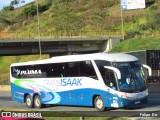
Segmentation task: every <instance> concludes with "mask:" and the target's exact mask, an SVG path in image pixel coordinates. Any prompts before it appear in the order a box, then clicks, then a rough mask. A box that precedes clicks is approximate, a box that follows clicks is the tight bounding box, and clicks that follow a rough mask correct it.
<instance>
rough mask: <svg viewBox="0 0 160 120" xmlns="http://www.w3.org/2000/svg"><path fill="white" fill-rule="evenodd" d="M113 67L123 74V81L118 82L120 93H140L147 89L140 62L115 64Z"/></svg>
mask: <svg viewBox="0 0 160 120" xmlns="http://www.w3.org/2000/svg"><path fill="white" fill-rule="evenodd" d="M113 66H114V67H116V68H118V69H119V70H120V72H121V79H119V80H118V81H117V83H118V86H119V89H120V91H123V92H140V91H143V90H145V89H146V81H145V78H144V72H143V69H142V66H141V64H140V62H139V61H135V62H114V63H113Z"/></svg>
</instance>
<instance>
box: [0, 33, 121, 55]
mask: <svg viewBox="0 0 160 120" xmlns="http://www.w3.org/2000/svg"><path fill="white" fill-rule="evenodd" d="M120 39H121V36H119V35H117V36H116V35H115V36H112V37H111V36H103V37H97V36H94V37H85V36H81V37H76V36H75V37H73V36H72V37H60V38H43V37H42V38H40V43H41V52H42V54H50V55H51V56H54V55H63V54H74V53H78V54H81V53H93V52H103V51H108V50H110V49H111V48H112V46H114V45H115V44H116V43H118V42H120ZM31 54H39V39H38V38H32V39H31V38H30V39H27V38H23V39H15V38H14V39H12V38H9V39H4V38H1V39H0V56H11V55H31Z"/></svg>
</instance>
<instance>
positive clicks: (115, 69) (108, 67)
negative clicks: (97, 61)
mask: <svg viewBox="0 0 160 120" xmlns="http://www.w3.org/2000/svg"><path fill="white" fill-rule="evenodd" d="M104 68H107V69H110V70H113V71H114V72H115V73H116V74H117V78H118V79H121V72H120V71H119V70H118V69H117V68H115V67H112V66H104Z"/></svg>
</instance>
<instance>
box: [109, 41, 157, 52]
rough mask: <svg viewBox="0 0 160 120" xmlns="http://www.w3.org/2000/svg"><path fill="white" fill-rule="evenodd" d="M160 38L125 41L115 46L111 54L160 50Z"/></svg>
mask: <svg viewBox="0 0 160 120" xmlns="http://www.w3.org/2000/svg"><path fill="white" fill-rule="evenodd" d="M159 43H160V38H143V39H142V38H141V39H139V38H134V39H128V40H124V41H122V42H121V43H119V44H117V45H115V46H114V48H113V49H112V50H111V52H128V51H136V50H160V44H159Z"/></svg>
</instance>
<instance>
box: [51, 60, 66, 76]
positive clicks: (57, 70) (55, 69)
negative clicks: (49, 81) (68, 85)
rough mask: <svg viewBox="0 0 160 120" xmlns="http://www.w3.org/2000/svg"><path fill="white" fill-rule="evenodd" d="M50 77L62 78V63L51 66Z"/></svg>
mask: <svg viewBox="0 0 160 120" xmlns="http://www.w3.org/2000/svg"><path fill="white" fill-rule="evenodd" d="M51 77H64V63H53V64H51Z"/></svg>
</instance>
